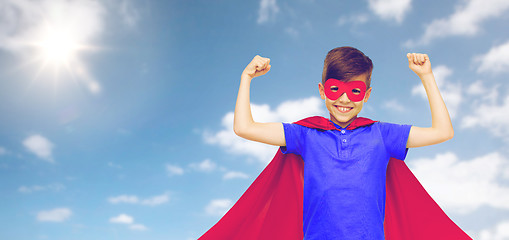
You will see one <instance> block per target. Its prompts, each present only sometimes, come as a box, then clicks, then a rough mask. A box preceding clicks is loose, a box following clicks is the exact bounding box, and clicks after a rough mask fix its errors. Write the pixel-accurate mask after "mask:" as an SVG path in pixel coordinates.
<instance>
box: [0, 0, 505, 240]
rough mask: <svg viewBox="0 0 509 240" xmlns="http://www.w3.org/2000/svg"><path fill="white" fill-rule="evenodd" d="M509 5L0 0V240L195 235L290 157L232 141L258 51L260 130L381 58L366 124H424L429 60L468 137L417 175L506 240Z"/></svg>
mask: <svg viewBox="0 0 509 240" xmlns="http://www.w3.org/2000/svg"><path fill="white" fill-rule="evenodd" d="M508 12H509V2H508V1H498V0H490V1H486V0H483V1H481V0H457V1H456V0H455V1H445V2H444V1H435V0H433V1H416V0H413V1H412V0H386V1H384V0H367V1H319V0H296V1H283V0H260V1H226V0H224V1H199V0H197V1H131V0H105V1H92V0H89V1H86V0H74V1H68V0H42V1H30V0H0V112H1V116H2V117H1V121H0V212H2V214H0V238H1V239H19V240H24V239H140V238H142V239H177V240H179V239H184V240H187V239H196V238H197V237H199V236H200V235H201V234H203V233H204V232H205V231H206V230H208V229H209V228H210V227H211V226H212V225H213V224H214V223H216V222H217V221H218V220H219V219H220V217H221V216H222V214H224V213H225V212H226V211H227V210H228V209H229V207H231V205H232V204H233V203H234V202H235V201H236V200H237V199H238V198H239V197H240V195H241V194H242V193H243V192H244V191H245V190H246V189H247V187H248V186H249V185H250V184H251V183H252V181H253V180H254V179H255V178H256V176H257V175H258V174H259V173H260V172H261V170H262V169H263V168H264V167H265V165H266V164H267V163H268V162H269V161H270V159H271V157H272V155H273V154H274V153H275V151H276V150H277V148H275V147H271V146H265V145H262V144H257V143H250V142H247V141H244V140H242V139H240V138H239V137H237V136H235V135H234V133H233V131H232V120H233V118H232V116H233V115H232V112H233V110H234V106H235V100H236V94H237V88H238V86H239V80H240V74H241V73H242V70H243V69H244V67H245V66H246V65H247V64H248V63H249V62H250V61H251V59H252V58H253V57H254V56H255V55H257V54H259V55H261V56H263V57H268V58H270V59H271V65H272V68H271V70H270V72H269V73H268V74H266V75H264V76H262V77H259V78H256V79H254V80H253V82H252V85H251V101H252V111H253V116H254V118H255V120H257V121H276V122H292V121H296V120H298V119H300V118H304V117H306V116H312V115H322V116H326V117H327V116H328V114H327V112H326V111H327V110H326V108H325V106H324V104H323V102H322V100H321V99H319V96H318V91H317V85H318V82H319V81H320V80H321V71H322V67H323V59H324V57H325V55H326V53H327V52H328V51H329V50H330V49H332V48H335V47H339V46H353V47H356V48H359V49H360V50H362V51H363V52H364V53H365V54H366V55H368V56H369V57H370V58H371V59H372V60H373V62H374V71H373V76H372V87H373V92H372V94H371V98H370V101H369V102H368V103H367V104H365V107H364V109H363V110H362V112H361V115H362V116H364V117H369V118H372V119H376V120H380V121H386V122H394V123H402V124H413V125H416V126H421V127H427V126H430V124H431V119H430V113H429V106H428V104H427V100H426V99H425V97H424V95H423V88H422V86H421V83H420V80H419V79H418V77H417V76H416V75H415V74H414V73H413V72H412V71H411V70H410V69H408V63H407V60H406V53H407V52H422V53H427V54H429V56H430V58H431V63H432V66H433V71H434V73H435V76H436V79H437V82H438V85H439V88H440V90H441V92H442V94H443V97H444V99H445V101H446V104H447V106H448V108H449V110H450V112H451V116H452V117H453V118H452V119H453V125H454V127H455V137H454V139H452V140H450V141H448V142H446V143H443V144H439V145H436V146H429V147H424V148H419V149H411V150H410V151H409V154H408V156H407V159H406V161H407V164H408V165H409V167H410V168H411V169H412V170H413V172H414V174H415V175H416V176H417V177H418V178H419V180H420V181H421V183H422V184H423V185H424V187H425V188H426V189H427V190H428V191H429V193H430V194H431V195H432V196H433V198H434V199H435V200H436V201H437V202H438V203H439V204H440V206H441V207H442V208H443V209H444V210H445V211H446V212H447V214H448V215H449V216H450V217H451V218H452V219H453V220H454V221H455V222H456V223H457V224H458V225H459V226H461V227H462V228H463V229H464V230H465V231H467V232H468V233H469V234H470V235H471V236H472V237H474V238H475V239H481V240H487V239H490V240H492V239H509V231H508V229H509V157H508V156H509V155H508V154H509V151H508V150H507V149H508V146H509V145H508V144H509V138H508V137H507V136H509V93H508V89H509V83H508V82H507V75H508V73H509V70H508V69H509V31H507V28H506V25H507V22H508V21H509V14H507V13H508Z"/></svg>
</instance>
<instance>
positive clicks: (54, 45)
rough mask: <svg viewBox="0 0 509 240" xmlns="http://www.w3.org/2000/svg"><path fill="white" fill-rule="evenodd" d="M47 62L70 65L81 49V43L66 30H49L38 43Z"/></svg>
mask: <svg viewBox="0 0 509 240" xmlns="http://www.w3.org/2000/svg"><path fill="white" fill-rule="evenodd" d="M38 46H39V51H40V57H41V58H42V60H43V62H44V63H45V64H51V65H55V66H61V65H68V64H69V62H70V61H71V59H72V58H75V57H76V54H77V53H78V51H79V50H80V47H79V44H78V43H77V42H76V41H75V40H73V39H72V37H71V35H70V34H67V33H66V32H65V31H48V32H47V33H46V34H45V36H43V38H42V40H41V41H40V42H39V44H38Z"/></svg>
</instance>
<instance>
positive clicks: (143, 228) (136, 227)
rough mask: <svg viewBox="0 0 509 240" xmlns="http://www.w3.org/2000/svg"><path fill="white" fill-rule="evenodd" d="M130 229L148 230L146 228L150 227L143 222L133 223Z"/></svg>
mask: <svg viewBox="0 0 509 240" xmlns="http://www.w3.org/2000/svg"><path fill="white" fill-rule="evenodd" d="M129 229H132V230H136V231H146V230H148V228H147V227H145V225H143V224H131V225H130V226H129Z"/></svg>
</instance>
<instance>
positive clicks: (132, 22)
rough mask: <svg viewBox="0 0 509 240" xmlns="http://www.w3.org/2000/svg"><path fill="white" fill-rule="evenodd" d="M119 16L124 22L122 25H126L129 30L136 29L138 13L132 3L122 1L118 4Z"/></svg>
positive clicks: (127, 0)
mask: <svg viewBox="0 0 509 240" xmlns="http://www.w3.org/2000/svg"><path fill="white" fill-rule="evenodd" d="M119 11H120V16H121V17H122V20H123V21H124V24H125V25H127V26H128V27H130V28H133V27H136V25H137V24H138V21H139V20H140V13H139V12H138V10H137V9H136V7H135V6H133V3H132V2H131V1H129V0H123V1H122V2H121V3H120V8H119Z"/></svg>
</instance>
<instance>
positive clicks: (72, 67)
mask: <svg viewBox="0 0 509 240" xmlns="http://www.w3.org/2000/svg"><path fill="white" fill-rule="evenodd" d="M104 16H105V8H104V6H103V5H102V4H101V2H100V1H88V0H74V1H67V0H42V1H27V0H5V1H2V2H0V49H3V50H7V51H9V52H11V53H14V54H15V55H17V56H21V57H22V58H24V59H25V61H26V62H29V63H34V62H36V63H39V64H40V65H39V66H37V67H35V68H39V70H37V69H35V70H34V69H30V70H31V71H30V72H37V73H38V74H37V76H39V73H41V72H45V71H41V70H50V69H48V68H50V65H51V64H50V63H49V62H48V61H47V60H48V59H47V58H45V57H48V53H49V52H48V50H49V49H50V48H48V47H49V46H48V45H47V44H46V45H45V43H50V42H51V43H52V44H51V46H54V47H51V51H52V52H51V54H55V53H57V51H58V54H64V52H62V49H64V48H66V47H70V48H66V49H67V50H70V49H73V50H72V51H73V53H74V54H72V56H69V57H67V58H66V64H62V62H59V63H58V64H56V65H58V66H53V67H55V68H59V69H64V65H66V67H69V68H68V69H67V70H69V72H68V73H69V75H68V77H76V78H75V79H77V80H79V81H80V82H81V83H82V84H83V85H84V86H85V87H87V88H88V89H89V90H90V91H91V92H92V93H99V92H100V90H101V85H100V84H99V82H97V81H96V80H95V79H94V78H93V77H92V76H91V74H90V72H88V71H87V64H86V63H85V61H84V60H83V59H82V58H81V57H80V56H79V54H80V52H81V51H87V50H92V47H91V44H92V43H93V42H94V41H96V40H97V39H98V37H99V36H100V35H101V34H102V33H103V27H104ZM50 39H51V41H49V42H48V40H50ZM42 46H46V47H42ZM57 49H58V50H57ZM53 56H55V55H53ZM52 70H54V69H51V70H50V71H46V72H47V73H53V71H52Z"/></svg>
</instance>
